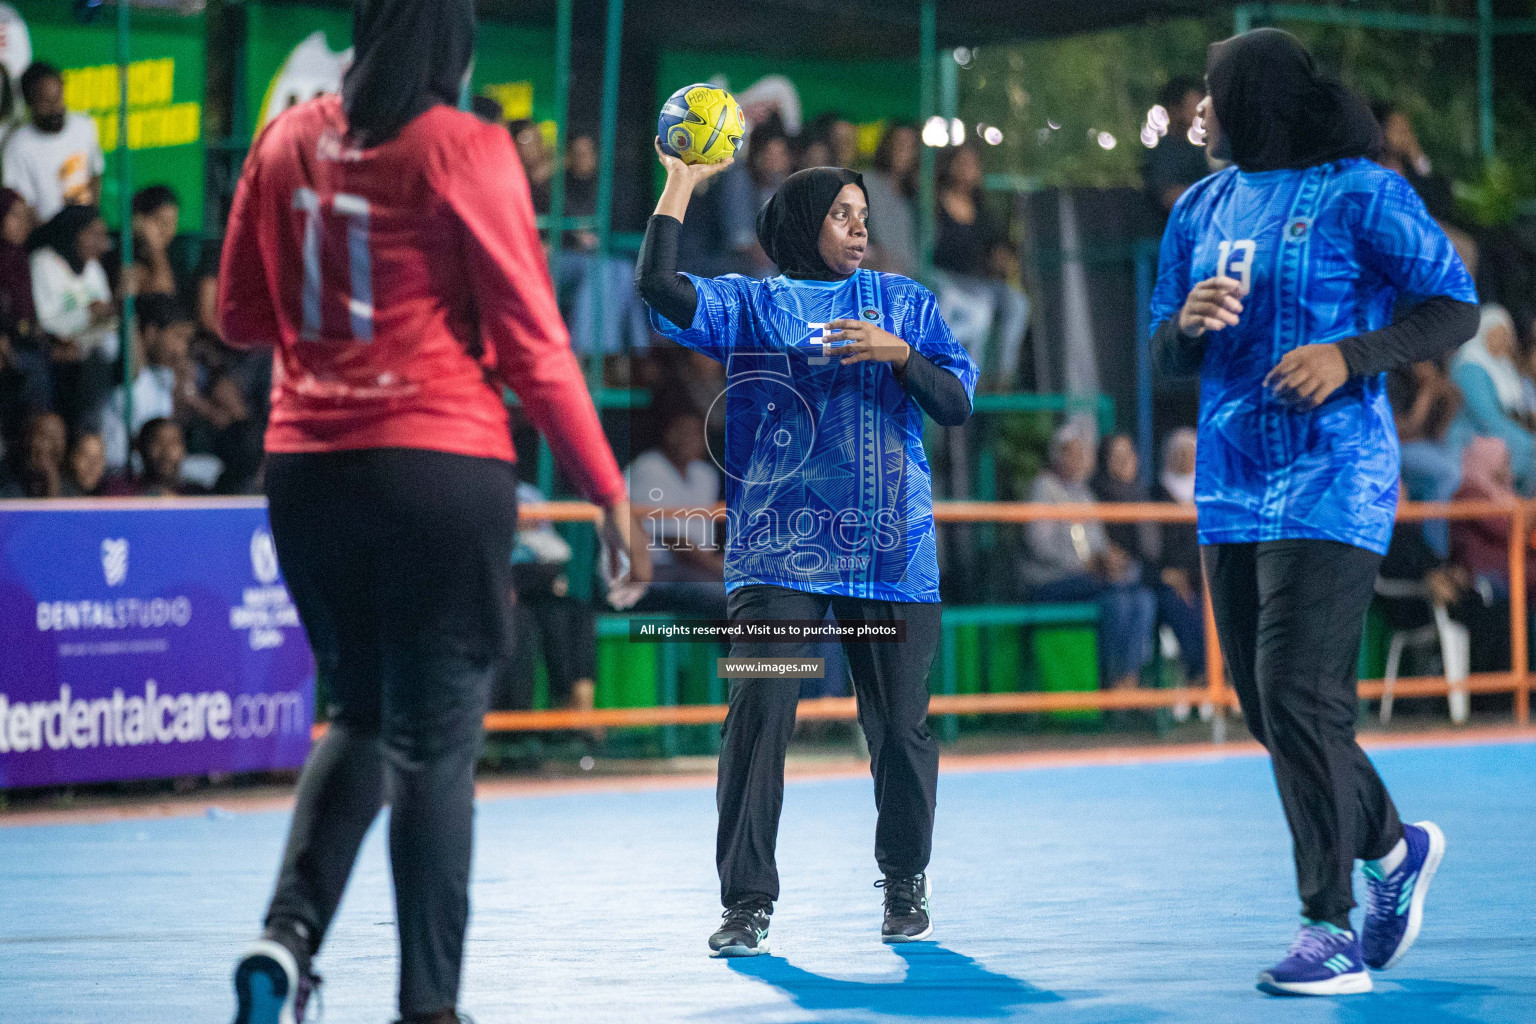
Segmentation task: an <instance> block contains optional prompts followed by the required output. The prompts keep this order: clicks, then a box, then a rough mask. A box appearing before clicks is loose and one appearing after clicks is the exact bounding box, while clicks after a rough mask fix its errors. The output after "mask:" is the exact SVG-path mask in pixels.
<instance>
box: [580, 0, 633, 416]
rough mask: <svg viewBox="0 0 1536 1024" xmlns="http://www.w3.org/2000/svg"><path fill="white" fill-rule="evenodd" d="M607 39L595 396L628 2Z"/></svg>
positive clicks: (620, 2)
mask: <svg viewBox="0 0 1536 1024" xmlns="http://www.w3.org/2000/svg"><path fill="white" fill-rule="evenodd" d="M605 33H606V35H605V36H604V39H603V108H602V128H601V132H600V137H599V143H598V145H599V149H598V158H597V160H598V162H597V257H598V265H597V268H596V273H597V279H596V280H595V281H593V282H592V329H593V330H594V331H595V332H597V335H598V336H597V337H596V338H588V339H587V343H588V344H590V345H591V346H592V355H591V358H590V359H589V361H588V365H587V386H588V387H590V388H591V389H592V391H593V393H594V394H596V393H597V391H598V390H599V389H600V388H601V387H602V383H603V354H602V346H601V344H600V341H601V338H602V330H603V317H604V316H605V315H606V313H607V309H606V307H607V301H606V300H607V298H608V295H607V292H608V273H607V266H606V261H607V259H608V247H609V244H610V241H611V238H612V235H613V225H612V224H610V223H609V221H610V220H611V219H612V216H611V215H612V212H613V153H614V143H615V134H616V132H617V130H618V121H619V53H620V43H621V42H622V41H623V35H624V0H608V24H607V27H606V28H605Z"/></svg>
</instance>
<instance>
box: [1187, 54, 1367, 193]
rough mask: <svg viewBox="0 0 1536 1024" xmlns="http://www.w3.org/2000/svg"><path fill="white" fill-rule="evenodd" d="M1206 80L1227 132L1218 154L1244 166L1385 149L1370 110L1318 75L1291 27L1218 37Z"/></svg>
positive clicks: (1318, 160) (1296, 164)
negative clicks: (1284, 29) (1218, 40)
mask: <svg viewBox="0 0 1536 1024" xmlns="http://www.w3.org/2000/svg"><path fill="white" fill-rule="evenodd" d="M1206 82H1207V85H1208V87H1209V89H1210V92H1211V102H1212V103H1213V104H1215V107H1216V120H1217V122H1218V124H1219V125H1220V131H1221V138H1220V151H1219V152H1218V153H1217V156H1220V157H1222V158H1224V159H1231V160H1232V161H1233V162H1234V163H1236V164H1237V166H1239V167H1241V168H1242V169H1243V170H1245V171H1274V170H1281V169H1289V170H1298V169H1300V168H1303V167H1314V166H1316V165H1318V164H1325V163H1329V162H1330V161H1333V160H1343V159H1344V158H1346V157H1352V156H1375V155H1376V153H1377V152H1379V151H1380V149H1381V129H1380V128H1379V127H1378V126H1377V124H1376V118H1375V117H1373V116H1372V115H1371V110H1370V108H1369V107H1367V106H1366V105H1365V102H1364V101H1363V100H1361V99H1360V98H1359V97H1358V96H1356V95H1355V94H1354V93H1352V92H1350V91H1349V90H1348V89H1347V88H1345V87H1344V86H1343V85H1341V84H1340V83H1338V82H1336V81H1334V80H1333V79H1331V78H1325V77H1324V76H1322V75H1321V74H1319V73H1318V71H1317V68H1316V66H1314V65H1313V63H1312V55H1311V54H1310V53H1308V52H1307V50H1306V47H1304V46H1302V45H1301V43H1300V41H1298V40H1297V39H1296V37H1295V36H1293V35H1291V34H1290V33H1289V32H1282V31H1280V30H1279V29H1274V28H1260V29H1254V30H1253V31H1252V32H1244V33H1243V34H1242V35H1240V36H1233V37H1232V38H1231V39H1225V40H1222V41H1221V42H1219V43H1212V44H1211V48H1210V52H1209V56H1208V58H1207V63H1206Z"/></svg>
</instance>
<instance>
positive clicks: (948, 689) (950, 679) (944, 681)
mask: <svg viewBox="0 0 1536 1024" xmlns="http://www.w3.org/2000/svg"><path fill="white" fill-rule="evenodd" d="M939 636H940V640H939V660H940V663H941V664H942V671H941V674H940V676H939V692H940V693H943V694H946V695H948V696H953V695H954V693H955V690H956V689H958V686H957V683H958V680H957V678H956V676H957V675H958V673H959V665H957V664H956V659H955V626H953V625H952V624H949V623H945V624H943V625H942V626H940V629H939ZM959 735H960V719H958V718H956V717H955V716H954V715H942V716H940V718H939V740H940V742H943V743H953V742H954V741H955V739H956V738H957V737H958V736H959Z"/></svg>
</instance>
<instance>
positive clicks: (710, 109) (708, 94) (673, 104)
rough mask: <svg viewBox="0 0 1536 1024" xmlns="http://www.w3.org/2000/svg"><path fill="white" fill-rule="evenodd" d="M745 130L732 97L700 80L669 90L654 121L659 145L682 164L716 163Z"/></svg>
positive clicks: (729, 153)
mask: <svg viewBox="0 0 1536 1024" xmlns="http://www.w3.org/2000/svg"><path fill="white" fill-rule="evenodd" d="M746 130H747V122H746V119H745V118H744V117H742V116H741V104H739V103H737V102H736V97H734V96H732V95H731V94H730V93H728V92H726V91H725V90H724V89H716V88H715V87H714V86H712V85H706V84H704V83H700V84H698V85H689V86H684V87H683V88H681V89H679V90H677V92H675V93H673V94H672V95H671V97H669V98H668V99H667V102H665V103H663V104H662V105H661V117H659V118H658V119H657V120H656V135H657V137H659V138H660V139H661V148H662V149H663V150H664V151H665V152H667V153H669V154H670V155H672V156H675V157H677V158H678V159H679V160H681V161H682V162H683V163H685V164H717V163H719V162H720V161H722V160H725V159H727V158H728V157H732V156H735V155H736V147H737V146H739V145H741V137H742V136H743V135H744V134H746Z"/></svg>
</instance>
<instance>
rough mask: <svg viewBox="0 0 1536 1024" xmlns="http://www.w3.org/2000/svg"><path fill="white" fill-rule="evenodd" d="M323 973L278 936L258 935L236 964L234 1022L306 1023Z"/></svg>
mask: <svg viewBox="0 0 1536 1024" xmlns="http://www.w3.org/2000/svg"><path fill="white" fill-rule="evenodd" d="M319 986H320V976H319V975H318V974H314V973H312V972H310V971H308V970H303V969H301V968H300V967H299V963H298V960H297V959H296V958H295V957H294V955H293V953H292V951H291V950H289V949H288V947H287V946H285V945H283V944H282V943H281V942H278V941H277V940H275V939H267V938H263V939H258V940H257V941H256V942H254V943H252V944H251V948H250V949H247V950H246V951H245V955H244V956H242V957H241V958H240V963H239V964H238V965H237V966H236V967H235V998H236V999H237V1000H238V1001H239V1003H238V1007H237V1008H236V1010H235V1024H304V1011H305V1009H306V1008H307V1007H308V1005H309V998H310V996H311V995H313V994H314V993H315V991H316V989H318V988H319Z"/></svg>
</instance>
